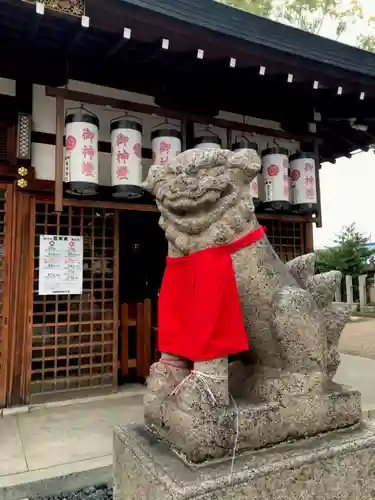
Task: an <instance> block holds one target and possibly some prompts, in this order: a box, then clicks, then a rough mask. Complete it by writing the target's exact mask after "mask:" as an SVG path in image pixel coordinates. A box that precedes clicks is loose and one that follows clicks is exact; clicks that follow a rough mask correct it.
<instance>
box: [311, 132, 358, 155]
mask: <svg viewBox="0 0 375 500" xmlns="http://www.w3.org/2000/svg"><path fill="white" fill-rule="evenodd" d="M319 129H321V130H324V131H326V132H327V133H328V134H330V135H331V136H332V137H334V138H335V139H336V140H338V141H340V142H344V143H346V144H347V145H348V146H350V148H351V150H352V151H355V150H356V149H362V146H360V145H359V144H356V143H355V142H353V141H351V140H350V139H348V138H347V137H345V136H343V135H341V134H340V133H339V132H336V131H335V130H333V129H332V128H331V127H329V126H328V125H322V124H319ZM347 157H348V158H351V155H348V156H347Z"/></svg>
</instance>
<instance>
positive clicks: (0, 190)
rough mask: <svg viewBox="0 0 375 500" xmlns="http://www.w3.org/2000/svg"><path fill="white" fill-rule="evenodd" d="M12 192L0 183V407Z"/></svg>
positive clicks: (5, 367)
mask: <svg viewBox="0 0 375 500" xmlns="http://www.w3.org/2000/svg"><path fill="white" fill-rule="evenodd" d="M12 193H13V189H12V187H11V186H10V187H7V186H6V185H0V408H1V407H3V406H5V404H6V396H7V385H8V384H7V382H8V354H9V345H8V343H9V342H8V339H9V335H8V328H9V295H10V293H9V288H10V287H9V284H10V283H9V276H10V265H11V262H10V257H11V251H10V249H11V242H10V240H11V231H10V226H11V216H12V214H11V207H12V201H11V200H12Z"/></svg>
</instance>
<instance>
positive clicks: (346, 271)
mask: <svg viewBox="0 0 375 500" xmlns="http://www.w3.org/2000/svg"><path fill="white" fill-rule="evenodd" d="M368 243H369V238H368V237H367V236H366V235H365V234H363V233H361V232H359V231H357V229H356V226H355V224H354V223H353V224H351V225H350V226H346V227H344V229H343V230H342V231H341V233H339V234H338V235H337V236H336V239H335V241H334V245H333V246H332V247H329V248H325V249H324V250H320V251H318V252H317V261H316V268H317V272H326V271H332V270H338V271H341V272H342V273H343V275H351V276H360V275H361V274H364V273H365V272H366V268H367V266H368V261H369V259H370V257H371V256H372V255H373V254H374V252H375V250H370V249H369V248H368Z"/></svg>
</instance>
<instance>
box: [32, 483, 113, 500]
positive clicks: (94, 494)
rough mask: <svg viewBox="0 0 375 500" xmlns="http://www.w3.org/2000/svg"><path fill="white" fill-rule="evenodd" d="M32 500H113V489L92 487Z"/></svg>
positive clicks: (103, 486)
mask: <svg viewBox="0 0 375 500" xmlns="http://www.w3.org/2000/svg"><path fill="white" fill-rule="evenodd" d="M30 500H113V493H112V487H108V486H107V485H102V486H90V487H89V488H84V489H83V490H79V491H75V492H73V493H60V494H59V495H54V496H49V497H38V498H34V499H30Z"/></svg>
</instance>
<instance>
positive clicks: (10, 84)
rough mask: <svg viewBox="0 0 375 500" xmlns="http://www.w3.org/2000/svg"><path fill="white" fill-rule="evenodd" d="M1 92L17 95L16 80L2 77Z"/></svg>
mask: <svg viewBox="0 0 375 500" xmlns="http://www.w3.org/2000/svg"><path fill="white" fill-rule="evenodd" d="M0 94H3V95H10V96H13V97H14V96H15V95H16V81H15V80H9V79H8V78H0Z"/></svg>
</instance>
